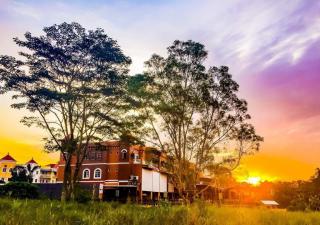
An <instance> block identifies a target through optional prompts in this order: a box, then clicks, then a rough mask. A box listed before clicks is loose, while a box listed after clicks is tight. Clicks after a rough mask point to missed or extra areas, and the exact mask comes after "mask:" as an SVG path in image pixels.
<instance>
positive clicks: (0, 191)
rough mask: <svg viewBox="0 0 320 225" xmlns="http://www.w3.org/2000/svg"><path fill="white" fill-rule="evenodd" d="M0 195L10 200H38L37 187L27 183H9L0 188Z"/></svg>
mask: <svg viewBox="0 0 320 225" xmlns="http://www.w3.org/2000/svg"><path fill="white" fill-rule="evenodd" d="M0 195H2V196H7V197H11V198H20V199H23V198H32V199H35V198H38V197H39V188H38V186H37V185H34V184H30V183H27V182H9V183H8V184H5V185H3V186H1V187H0Z"/></svg>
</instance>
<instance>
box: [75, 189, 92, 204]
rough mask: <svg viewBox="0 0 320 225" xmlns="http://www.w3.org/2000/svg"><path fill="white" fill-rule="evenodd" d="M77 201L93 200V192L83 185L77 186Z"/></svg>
mask: <svg viewBox="0 0 320 225" xmlns="http://www.w3.org/2000/svg"><path fill="white" fill-rule="evenodd" d="M74 194H75V199H74V200H75V201H77V202H79V203H87V202H89V201H90V200H91V192H90V191H89V190H88V189H85V188H83V187H80V186H78V187H76V189H75V192H74Z"/></svg>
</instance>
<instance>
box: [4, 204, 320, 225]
mask: <svg viewBox="0 0 320 225" xmlns="http://www.w3.org/2000/svg"><path fill="white" fill-rule="evenodd" d="M0 212H1V216H0V225H16V224H20V225H29V224H34V225H40V224H41V225H43V224H46V225H73V224H88V225H89V224H90V225H104V224H108V225H178V224H185V225H240V224H241V225H255V224H259V225H271V224H272V225H320V214H319V213H310V212H309V213H304V212H286V211H284V210H268V209H253V208H251V209H250V208H235V207H221V208H217V207H215V206H212V205H207V204H203V203H201V202H197V203H196V204H192V205H189V206H156V207H146V206H140V205H132V204H130V205H129V204H117V205H116V206H114V205H112V203H104V202H103V203H99V202H94V203H92V202H89V203H87V204H77V203H62V202H58V201H44V200H11V199H0Z"/></svg>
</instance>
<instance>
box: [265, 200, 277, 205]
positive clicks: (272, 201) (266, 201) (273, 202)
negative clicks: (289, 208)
mask: <svg viewBox="0 0 320 225" xmlns="http://www.w3.org/2000/svg"><path fill="white" fill-rule="evenodd" d="M261 202H262V204H264V205H267V206H278V205H279V203H278V202H276V201H274V200H261Z"/></svg>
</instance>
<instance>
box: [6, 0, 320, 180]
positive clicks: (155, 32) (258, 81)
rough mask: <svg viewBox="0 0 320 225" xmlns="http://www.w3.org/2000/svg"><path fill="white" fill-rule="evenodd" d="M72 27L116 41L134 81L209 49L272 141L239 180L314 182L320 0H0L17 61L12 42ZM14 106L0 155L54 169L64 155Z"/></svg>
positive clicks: (11, 48) (319, 152) (319, 110)
mask: <svg viewBox="0 0 320 225" xmlns="http://www.w3.org/2000/svg"><path fill="white" fill-rule="evenodd" d="M73 21H75V22H78V23H80V24H81V25H83V26H84V27H86V28H87V29H94V28H97V27H100V28H103V29H104V30H105V31H106V33H107V34H108V35H109V36H110V37H112V38H114V39H115V40H117V41H118V44H119V45H120V46H121V48H122V49H123V51H124V53H125V54H127V55H128V56H130V57H131V58H132V60H133V63H132V66H131V71H130V73H131V74H135V73H139V72H142V71H143V63H144V62H145V61H146V60H148V59H149V58H150V56H151V55H152V54H153V53H158V54H160V55H165V54H166V47H168V46H169V45H170V44H172V42H173V41H174V40H176V39H178V40H190V39H191V40H194V41H198V42H201V43H203V44H204V45H205V46H206V49H207V50H208V51H209V56H208V59H207V61H206V65H207V66H220V65H226V66H228V67H229V68H230V71H231V73H232V74H233V76H234V79H235V80H236V81H237V82H238V83H239V84H240V93H239V95H240V96H241V97H242V98H244V99H246V100H247V101H248V104H249V112H250V114H251V115H252V123H253V124H254V125H255V127H256V130H257V132H258V133H259V134H260V135H261V136H263V137H264V138H265V141H264V143H263V144H262V146H261V149H260V152H259V153H257V154H255V155H253V156H249V157H246V158H245V159H244V160H243V162H242V164H241V166H240V167H239V168H238V170H237V176H238V177H242V178H243V177H248V176H251V177H252V176H259V177H261V178H262V179H269V180H274V179H278V180H296V179H308V178H309V177H310V176H311V175H312V174H313V172H314V170H315V168H316V167H320V100H319V97H320V96H319V93H320V91H319V90H320V1H319V0H307V1H306V0H290V1H287V0H268V1H265V0H224V1H220V0H210V1H209V0H207V1H206V0H176V1H175V0H170V1H169V0H164V1H152V0H150V1H147V0H133V1H125V0H118V1H116V0H113V1H102V0H100V1H99V0H96V1H84V0H83V1H59V0H56V1H45V0H42V1H36V0H19V1H18V0H0V55H4V54H7V55H12V56H17V52H18V51H20V49H18V48H17V46H15V44H14V43H13V41H12V38H13V37H20V38H22V37H23V34H24V33H25V32H26V31H30V32H31V33H32V34H35V35H40V34H42V28H43V27H45V26H50V25H53V24H59V23H62V22H73ZM11 102H12V101H11V99H10V96H9V95H4V96H0V157H1V156H2V155H5V154H6V153H7V152H10V154H11V155H13V156H14V157H15V158H16V159H17V160H18V162H22V163H23V162H25V161H27V160H29V159H30V158H31V157H34V158H35V160H38V161H39V162H40V163H42V164H46V163H51V162H55V161H56V160H57V154H50V155H48V154H46V153H44V152H43V150H42V149H43V142H42V138H43V137H45V136H46V133H44V131H41V130H38V129H35V128H28V127H24V126H23V125H22V124H20V123H19V120H20V119H21V118H22V116H24V115H26V114H28V112H26V111H21V110H20V111H19V110H16V109H11V108H10V103H11Z"/></svg>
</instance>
